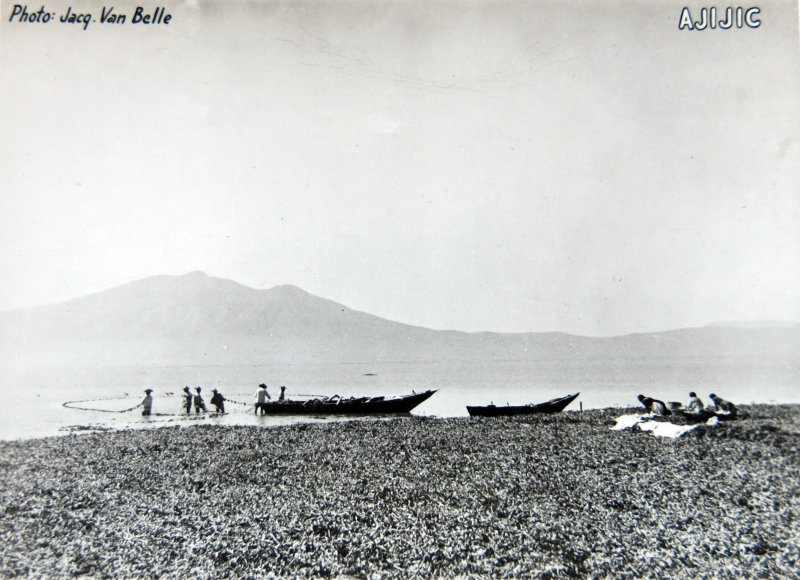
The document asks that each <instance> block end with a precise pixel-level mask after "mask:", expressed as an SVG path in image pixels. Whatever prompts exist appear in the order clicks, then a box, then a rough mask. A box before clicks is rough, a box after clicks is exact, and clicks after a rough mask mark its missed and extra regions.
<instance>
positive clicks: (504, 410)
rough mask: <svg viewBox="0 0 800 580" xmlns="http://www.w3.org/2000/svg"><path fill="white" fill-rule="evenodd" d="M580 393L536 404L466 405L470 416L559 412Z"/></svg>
mask: <svg viewBox="0 0 800 580" xmlns="http://www.w3.org/2000/svg"><path fill="white" fill-rule="evenodd" d="M578 395H580V393H575V394H574V395H567V396H566V397H560V398H558V399H552V400H550V401H547V402H545V403H539V404H538V405H506V406H505V407H497V406H495V405H486V406H485V407H470V406H469V405H467V411H469V415H470V417H505V416H508V415H533V414H536V413H560V412H561V411H563V410H564V409H565V408H566V407H567V405H569V404H570V403H571V402H572V401H574V400H575V399H577V398H578Z"/></svg>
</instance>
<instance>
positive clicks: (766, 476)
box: [0, 405, 800, 578]
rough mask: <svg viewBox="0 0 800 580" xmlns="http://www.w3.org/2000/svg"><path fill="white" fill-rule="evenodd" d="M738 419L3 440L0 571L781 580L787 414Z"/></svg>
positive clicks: (799, 432) (502, 422)
mask: <svg viewBox="0 0 800 580" xmlns="http://www.w3.org/2000/svg"><path fill="white" fill-rule="evenodd" d="M743 410H744V411H745V412H746V413H747V414H748V415H749V417H748V418H747V419H742V420H739V421H731V422H726V423H724V424H721V425H719V426H717V427H706V426H701V427H699V428H697V429H695V430H694V431H692V432H690V433H687V434H686V435H685V436H683V437H681V438H680V439H677V440H668V439H663V438H659V437H655V436H653V435H652V434H650V433H646V432H641V431H636V430H633V431H612V430H611V427H612V426H613V425H614V422H615V418H616V417H617V416H619V415H621V414H623V413H624V412H626V410H623V409H607V410H594V411H586V412H583V413H578V412H566V413H562V414H558V415H539V416H529V417H513V418H495V419H466V418H457V419H435V418H414V417H406V418H397V419H390V420H359V421H349V422H335V423H334V422H331V423H326V424H297V425H289V426H282V427H275V428H259V427H246V426H245V427H220V426H213V425H203V426H193V427H167V428H161V429H156V430H147V431H133V430H129V431H118V432H105V433H82V434H71V435H67V436H63V437H53V438H44V439H36V440H27V441H18V442H3V443H0V478H1V479H2V486H0V505H1V506H2V508H1V509H2V510H3V513H2V518H0V575H3V576H33V577H65V576H75V575H89V576H93V577H124V578H133V577H147V578H150V577H173V578H184V577H208V578H211V577H230V576H234V577H239V578H260V577H269V576H274V577H297V576H310V577H327V576H334V577H342V576H346V577H356V578H363V577H370V578H372V577H375V578H380V577H410V576H424V577H434V576H435V577H452V576H469V577H513V578H519V577H553V576H579V577H592V576H595V577H608V576H611V577H628V578H639V577H681V578H683V577H734V576H742V575H744V576H768V577H789V576H795V575H796V574H797V573H798V572H800V406H797V405H786V406H767V405H754V406H749V407H747V406H746V407H744V408H743ZM628 412H630V410H628Z"/></svg>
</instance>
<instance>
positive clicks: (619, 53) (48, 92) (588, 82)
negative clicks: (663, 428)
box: [0, 0, 800, 336]
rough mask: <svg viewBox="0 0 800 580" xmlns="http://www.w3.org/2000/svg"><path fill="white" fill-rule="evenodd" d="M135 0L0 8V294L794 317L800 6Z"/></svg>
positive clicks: (574, 320)
mask: <svg viewBox="0 0 800 580" xmlns="http://www.w3.org/2000/svg"><path fill="white" fill-rule="evenodd" d="M45 4H46V6H47V7H48V10H52V12H54V13H56V14H57V15H60V14H61V13H62V12H64V11H65V10H66V7H67V6H68V5H69V6H72V7H73V10H74V11H94V12H95V13H96V14H95V17H96V18H98V19H99V8H98V5H97V3H81V2H71V3H66V2H63V1H61V0H56V1H55V2H53V1H48V2H46V3H45ZM138 4H142V5H144V6H145V7H146V8H149V9H154V8H155V7H156V6H166V7H167V11H168V12H170V13H171V14H172V15H173V19H172V21H171V22H170V24H169V25H167V26H163V25H162V26H157V25H151V26H148V27H145V26H144V25H141V24H140V25H132V24H129V23H126V24H125V25H121V26H120V25H110V24H105V25H103V24H100V23H99V22H93V23H91V24H90V25H89V27H88V28H87V29H86V30H83V29H82V26H79V25H72V24H61V23H58V22H53V23H48V24H36V23H24V24H21V23H18V22H9V18H10V12H11V7H12V5H13V3H7V2H3V3H2V19H0V111H2V115H0V309H4V310H5V309H15V308H24V307H30V306H35V305H40V304H48V303H53V302H58V301H63V300H66V299H69V298H73V297H77V296H81V295H84V294H88V293H91V292H96V291H99V290H103V289H106V288H110V287H113V286H116V285H119V284H123V283H126V282H130V281H133V280H137V279H140V278H144V277H147V276H153V275H160V274H174V275H177V274H183V273H186V272H189V271H194V270H201V271H204V272H206V273H207V274H209V275H212V276H218V277H222V278H229V279H232V280H236V281H237V282H240V283H242V284H245V285H247V286H251V287H254V288H269V287H272V286H275V285H280V284H294V285H297V286H299V287H301V288H303V289H305V290H306V291H308V292H311V293H312V294H316V295H318V296H322V297H325V298H329V299H332V300H335V301H338V302H341V303H344V304H346V305H347V306H349V307H351V308H355V309H357V310H363V311H366V312H369V313H371V314H375V315H378V316H382V317H384V318H389V319H392V320H397V321H400V322H405V323H409V324H416V325H420V326H426V327H430V328H437V329H458V330H465V331H482V330H490V331H501V332H524V331H553V330H558V331H564V332H570V333H575V334H584V335H591V336H609V335H618V334H626V333H631V332H650V331H658V330H665V329H672V328H681V327H687V326H702V325H705V324H708V323H712V322H715V321H731V320H794V321H796V320H800V227H799V226H798V224H800V49H799V41H800V34H798V15H797V3H795V2H793V1H783V0H774V1H773V0H770V1H767V2H762V3H760V6H761V9H762V12H761V15H760V16H761V21H762V24H761V26H760V27H759V28H758V29H742V30H727V31H722V30H713V31H712V30H706V31H702V32H701V31H687V30H678V20H679V16H680V9H681V8H682V7H683V6H684V5H687V6H690V7H691V8H692V9H696V8H698V7H699V6H701V5H702V4H701V3H691V2H690V3H688V4H687V3H683V2H673V1H669V2H660V1H647V2H644V1H641V2H640V1H611V0H608V1H602V2H600V1H581V2H577V1H570V0H565V1H560V2H522V1H507V2H491V1H488V0H487V1H483V2H478V1H474V0H473V1H467V2H444V1H441V0H433V1H428V2H411V1H397V2H366V1H362V0H350V1H346V2H344V1H331V2H252V3H247V4H246V3H241V2H233V1H229V2H202V1H200V2H185V3H182V2H164V1H160V2H157V3H153V4H152V6H151V5H150V4H148V3H146V2H145V3H141V2H140V3H137V4H125V3H115V4H114V5H115V6H116V9H117V11H118V12H120V13H124V14H129V13H131V12H132V11H133V8H134V6H135V5H138ZM37 8H38V5H37Z"/></svg>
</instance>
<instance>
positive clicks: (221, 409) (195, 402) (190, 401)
mask: <svg viewBox="0 0 800 580" xmlns="http://www.w3.org/2000/svg"><path fill="white" fill-rule="evenodd" d="M267 388H268V387H267V385H265V384H264V383H261V384H260V385H258V391H256V397H255V398H256V403H255V412H256V414H258V413H259V412H261V414H262V415H266V414H267V401H268V400H272V397H271V396H270V394H269V392H268V391H267ZM194 390H195V392H194V393H192V390H191V389H190V388H189V387H188V386H186V387H183V403H182V407H183V410H184V411H185V412H186V414H187V415H191V414H192V407H194V412H195V414H200V413H207V412H208V409H206V403H205V401H204V400H203V395H202V391H203V389H202V388H200V387H195V388H194ZM211 392H212V393H214V394H213V395H212V396H211V404H212V405H214V407H215V408H216V412H217V413H218V414H223V413H225V401H227V399H226V398H225V397H224V396H223V395H222V393H220V392H219V391H218V390H217V389H211ZM144 393H145V397H144V399H142V402H141V406H142V416H145V417H146V416H148V415H152V414H153V389H145V391H144ZM285 394H286V387H281V394H280V397H279V398H278V400H279V401H283V400H284V397H285ZM234 402H236V401H234ZM242 404H243V403H242Z"/></svg>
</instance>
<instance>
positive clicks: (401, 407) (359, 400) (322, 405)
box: [263, 391, 436, 415]
mask: <svg viewBox="0 0 800 580" xmlns="http://www.w3.org/2000/svg"><path fill="white" fill-rule="evenodd" d="M435 392H436V391H424V392H422V393H413V394H411V395H403V396H394V397H349V398H342V397H339V396H338V395H335V396H333V397H326V398H316V399H306V400H302V401H301V400H292V399H287V400H285V401H268V402H267V403H265V404H264V407H263V408H264V410H265V411H266V413H267V414H268V415H378V414H384V413H410V412H411V410H412V409H413V408H414V407H416V406H417V405H419V404H420V403H422V402H424V401H426V400H427V399H428V398H429V397H430V396H431V395H433V394H434V393H435Z"/></svg>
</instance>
